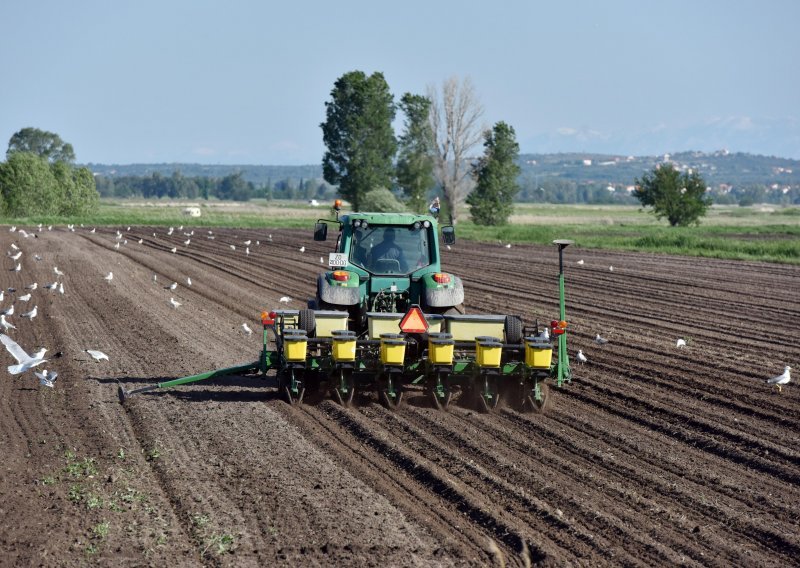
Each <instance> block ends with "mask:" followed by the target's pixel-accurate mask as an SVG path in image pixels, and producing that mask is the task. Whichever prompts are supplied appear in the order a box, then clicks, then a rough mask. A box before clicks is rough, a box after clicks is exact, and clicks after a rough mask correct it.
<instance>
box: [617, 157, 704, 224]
mask: <svg viewBox="0 0 800 568" xmlns="http://www.w3.org/2000/svg"><path fill="white" fill-rule="evenodd" d="M635 184H636V189H635V190H634V191H633V196H634V197H635V198H636V199H638V200H639V202H640V203H641V204H642V205H644V206H645V207H648V206H649V207H652V208H653V210H652V211H653V214H654V215H655V216H656V218H658V219H662V218H664V217H666V218H667V221H669V224H670V225H671V226H673V227H675V226H681V227H685V226H688V225H691V224H699V222H700V217H702V216H704V215H705V214H706V210H707V209H708V207H709V206H710V205H711V197H709V196H707V195H706V191H707V190H708V188H707V187H706V183H705V181H703V178H702V177H700V174H698V173H697V172H692V173H680V172H679V171H678V170H677V169H676V168H675V166H673V165H672V164H660V165H658V166H656V167H655V168H653V170H652V171H650V172H647V173H645V174H644V175H643V176H642V179H638V178H637V179H636V181H635Z"/></svg>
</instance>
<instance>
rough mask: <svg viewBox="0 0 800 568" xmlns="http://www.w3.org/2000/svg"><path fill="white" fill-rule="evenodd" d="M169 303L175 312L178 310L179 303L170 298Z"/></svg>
mask: <svg viewBox="0 0 800 568" xmlns="http://www.w3.org/2000/svg"><path fill="white" fill-rule="evenodd" d="M169 303H170V305H171V306H172V307H173V308H175V309H176V310H177V309H178V306H181V305H182V304H181V303H180V302H178V301H177V300H176V299H175V298H170V299H169Z"/></svg>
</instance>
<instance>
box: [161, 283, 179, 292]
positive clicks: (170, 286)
mask: <svg viewBox="0 0 800 568" xmlns="http://www.w3.org/2000/svg"><path fill="white" fill-rule="evenodd" d="M177 287H178V283H177V282H173V283H172V284H170V285H169V286H164V290H170V291H172V290H175V288H177Z"/></svg>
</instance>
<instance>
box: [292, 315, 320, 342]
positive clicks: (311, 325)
mask: <svg viewBox="0 0 800 568" xmlns="http://www.w3.org/2000/svg"><path fill="white" fill-rule="evenodd" d="M297 327H299V328H300V329H303V330H305V332H306V336H307V337H314V336H315V335H316V333H317V320H316V318H315V317H314V310H300V312H299V313H298V314H297Z"/></svg>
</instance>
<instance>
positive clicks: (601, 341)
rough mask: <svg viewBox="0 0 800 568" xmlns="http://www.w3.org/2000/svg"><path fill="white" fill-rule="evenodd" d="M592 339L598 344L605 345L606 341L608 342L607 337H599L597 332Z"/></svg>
mask: <svg viewBox="0 0 800 568" xmlns="http://www.w3.org/2000/svg"><path fill="white" fill-rule="evenodd" d="M594 341H595V343H597V344H599V345H605V344H606V343H608V339H606V338H605V337H600V334H599V333H598V334H597V336H596V337H595V338H594Z"/></svg>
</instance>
